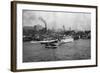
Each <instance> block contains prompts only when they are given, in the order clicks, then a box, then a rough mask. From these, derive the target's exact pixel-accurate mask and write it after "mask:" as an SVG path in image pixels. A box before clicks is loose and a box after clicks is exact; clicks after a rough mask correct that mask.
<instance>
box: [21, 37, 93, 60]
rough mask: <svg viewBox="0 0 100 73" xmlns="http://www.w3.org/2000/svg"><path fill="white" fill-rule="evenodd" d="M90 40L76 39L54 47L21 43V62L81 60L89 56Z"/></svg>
mask: <svg viewBox="0 0 100 73" xmlns="http://www.w3.org/2000/svg"><path fill="white" fill-rule="evenodd" d="M90 45H91V41H90V40H82V39H80V40H76V41H74V42H71V43H66V44H62V45H61V46H58V47H57V48H56V49H53V48H45V45H41V44H33V43H30V42H24V43H23V62H41V61H60V60H83V59H90V58H91V46H90Z"/></svg>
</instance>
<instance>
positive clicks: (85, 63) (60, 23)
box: [11, 1, 98, 72]
mask: <svg viewBox="0 0 100 73" xmlns="http://www.w3.org/2000/svg"><path fill="white" fill-rule="evenodd" d="M97 40H98V39H97V6H88V5H71V4H59V3H41V2H20V1H12V3H11V70H12V71H14V72H17V71H35V70H51V69H66V68H82V67H96V66H97Z"/></svg>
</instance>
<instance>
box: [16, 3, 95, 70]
mask: <svg viewBox="0 0 100 73" xmlns="http://www.w3.org/2000/svg"><path fill="white" fill-rule="evenodd" d="M22 9H29V10H49V11H50V10H52V11H71V12H89V13H91V59H90V60H79V61H78V60H72V61H56V62H31V63H23V62H22V59H23V58H22V50H23V48H22V47H23V46H22V44H23V42H22V25H21V24H22ZM16 26H17V61H16V62H17V69H32V68H33V69H37V68H52V67H69V66H83V65H95V64H96V60H95V59H96V44H95V43H96V35H94V34H96V9H95V8H84V7H70V6H68V7H67V6H51V5H36V4H35V5H34V4H33V5H31V4H20V3H19V4H17V24H16Z"/></svg>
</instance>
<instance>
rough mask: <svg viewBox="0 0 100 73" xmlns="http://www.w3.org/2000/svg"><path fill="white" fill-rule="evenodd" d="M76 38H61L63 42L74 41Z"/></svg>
mask: <svg viewBox="0 0 100 73" xmlns="http://www.w3.org/2000/svg"><path fill="white" fill-rule="evenodd" d="M73 41H74V38H72V37H71V36H64V37H63V39H61V41H60V42H61V43H68V42H73Z"/></svg>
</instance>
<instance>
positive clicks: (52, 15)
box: [22, 10, 91, 31]
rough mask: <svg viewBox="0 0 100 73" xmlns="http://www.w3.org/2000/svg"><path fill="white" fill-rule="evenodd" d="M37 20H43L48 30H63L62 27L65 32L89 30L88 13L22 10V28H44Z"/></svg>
mask: <svg viewBox="0 0 100 73" xmlns="http://www.w3.org/2000/svg"><path fill="white" fill-rule="evenodd" d="M39 18H42V19H43V20H45V22H46V23H47V28H48V29H63V26H64V27H65V30H69V29H72V30H83V31H84V30H90V29H91V14H90V13H79V12H53V11H34V10H23V13H22V23H23V26H34V25H38V24H39V25H41V26H43V27H45V24H44V22H43V21H41V20H40V19H39Z"/></svg>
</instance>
